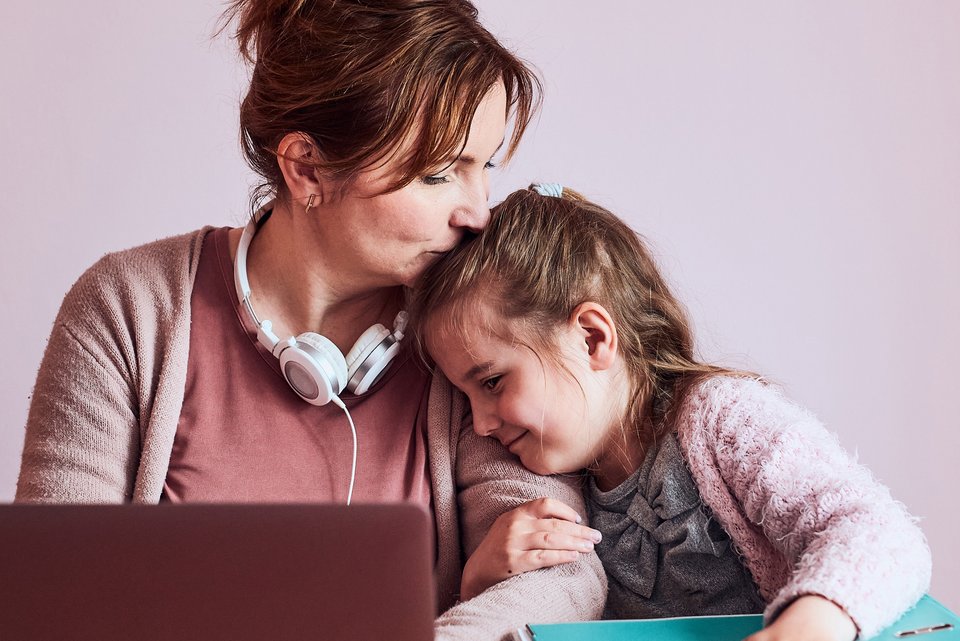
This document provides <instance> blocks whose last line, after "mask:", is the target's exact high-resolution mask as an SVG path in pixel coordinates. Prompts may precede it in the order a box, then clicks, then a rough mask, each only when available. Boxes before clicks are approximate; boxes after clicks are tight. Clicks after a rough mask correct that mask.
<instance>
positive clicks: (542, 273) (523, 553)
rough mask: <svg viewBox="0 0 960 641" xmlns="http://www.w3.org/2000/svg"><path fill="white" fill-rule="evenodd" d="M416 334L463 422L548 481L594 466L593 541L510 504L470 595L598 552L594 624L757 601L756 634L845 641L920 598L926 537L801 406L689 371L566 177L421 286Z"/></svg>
mask: <svg viewBox="0 0 960 641" xmlns="http://www.w3.org/2000/svg"><path fill="white" fill-rule="evenodd" d="M423 282H424V286H423V287H422V288H421V289H420V291H419V293H418V298H417V301H416V305H415V307H416V309H418V310H424V312H423V314H422V316H421V319H420V320H421V322H420V328H419V330H420V331H419V334H420V336H421V343H422V345H423V346H424V347H425V348H426V350H427V351H428V352H429V353H430V354H432V355H433V358H434V360H435V362H436V364H437V365H438V366H439V367H440V369H442V370H443V373H444V374H445V375H446V376H447V377H448V378H449V379H450V380H451V381H452V382H453V384H454V385H455V386H457V387H458V388H459V389H460V390H462V391H463V392H464V393H465V394H466V395H467V397H468V398H469V400H470V405H471V408H472V412H473V427H474V429H475V430H476V431H477V433H479V434H481V435H483V436H489V437H491V438H494V439H496V440H498V441H500V443H502V444H503V446H504V447H506V448H507V449H508V450H509V451H510V452H511V453H513V454H514V455H515V456H517V457H518V458H519V459H520V461H521V462H522V463H523V464H524V465H525V466H526V467H527V468H529V469H530V470H532V471H534V472H537V473H540V474H558V473H572V472H577V471H578V470H584V469H585V470H586V471H587V472H588V475H587V478H586V484H585V488H584V489H585V494H586V499H587V505H588V509H589V516H590V520H591V522H592V524H593V526H594V527H595V528H597V530H599V532H597V531H594V530H591V529H589V528H587V527H585V526H584V525H579V524H578V523H579V522H580V518H579V516H578V515H577V514H576V513H574V512H573V511H572V510H570V509H569V508H566V507H565V506H562V505H558V504H557V503H556V502H549V501H540V502H534V503H528V504H526V505H523V506H522V507H520V508H518V509H516V510H514V511H513V512H510V513H508V514H506V515H504V516H502V517H501V518H500V519H499V520H498V521H497V522H496V523H495V524H494V526H493V527H492V528H491V529H490V531H489V533H488V534H487V536H486V538H485V539H484V540H483V542H482V543H480V545H479V546H478V547H477V548H476V550H475V551H474V552H473V554H472V556H471V558H470V560H469V561H468V563H467V567H466V570H465V572H464V575H463V582H462V585H461V589H462V594H461V599H467V598H469V597H470V596H471V595H473V594H476V593H478V592H479V591H480V590H482V589H483V588H484V587H486V586H488V585H490V584H491V583H493V582H496V581H500V580H503V579H505V578H507V577H510V576H513V575H516V574H519V573H523V572H526V571H529V570H533V569H537V568H541V567H547V566H553V565H558V564H561V563H564V562H567V561H570V560H572V559H575V558H576V557H577V555H578V554H581V553H584V552H589V551H590V550H593V549H595V550H596V552H597V554H598V555H599V556H600V559H601V561H602V562H603V565H604V567H605V569H606V572H607V578H608V582H609V595H608V598H607V602H606V609H605V612H604V616H605V618H647V617H666V616H684V615H707V614H736V613H751V612H761V611H762V612H763V613H764V614H765V621H766V622H767V627H766V628H765V629H764V630H763V631H761V632H759V633H757V634H756V635H753V636H752V637H751V640H752V641H760V640H772V639H803V640H804V641H817V640H820V639H824V640H826V639H830V640H833V639H836V640H850V639H854V638H855V637H856V636H857V635H858V634H860V635H862V636H863V637H869V636H871V635H872V634H874V633H875V632H877V631H879V630H880V629H882V628H883V627H885V626H886V625H888V624H890V623H892V622H893V621H894V620H895V619H896V618H897V617H898V616H899V615H901V614H902V613H903V612H904V611H905V610H906V609H907V608H908V607H909V606H910V605H911V604H913V603H914V602H915V601H916V600H917V599H918V598H919V597H920V596H921V595H922V594H923V592H924V590H925V589H926V587H927V585H928V582H929V577H930V556H929V550H928V548H927V545H926V542H925V540H924V537H923V534H922V533H921V532H920V530H919V529H918V528H917V526H916V525H915V524H914V521H913V519H912V518H911V517H910V516H909V515H908V514H907V513H906V512H905V511H904V509H903V507H902V506H901V505H900V504H899V503H897V502H895V501H894V500H893V499H892V498H891V496H890V494H889V492H888V490H887V488H885V487H884V486H882V485H881V484H880V483H878V482H877V481H876V480H875V479H873V477H872V476H871V475H870V473H869V472H868V471H867V470H866V469H865V468H863V467H862V466H860V465H858V464H856V462H855V461H854V460H853V459H852V457H850V456H849V455H847V454H846V453H845V452H844V451H843V450H841V448H840V446H839V444H838V442H837V440H836V438H835V437H834V436H833V435H832V434H830V433H829V432H827V431H826V430H825V429H824V427H823V426H822V425H821V424H820V423H819V422H818V421H817V419H816V418H814V417H813V416H812V415H811V414H810V413H809V412H807V411H805V410H803V409H802V408H800V407H798V406H797V405H795V404H793V403H791V402H790V401H789V400H787V399H786V398H785V397H784V396H783V395H782V394H781V392H780V391H779V390H778V389H777V388H775V387H774V386H772V385H770V384H769V383H767V382H765V381H763V380H762V379H760V378H758V377H756V376H753V375H750V374H747V373H744V372H738V371H733V370H728V369H724V368H721V367H716V366H712V365H706V364H703V363H701V362H698V361H697V360H696V358H695V356H694V348H693V338H692V336H691V332H690V328H689V324H688V322H687V320H686V316H685V313H684V310H683V308H682V307H681V305H680V304H679V303H678V301H677V300H676V299H675V298H674V297H673V295H672V294H671V292H670V290H669V289H668V287H667V285H666V283H665V281H664V278H663V277H662V276H661V275H660V273H659V272H658V270H657V267H656V265H655V264H654V261H653V260H652V259H651V256H650V253H649V251H648V250H647V248H646V247H645V246H644V244H643V242H642V241H641V240H640V239H639V238H638V237H637V235H636V234H635V233H634V232H633V231H632V230H631V229H630V228H629V227H628V226H627V225H626V224H624V223H623V222H622V221H621V220H619V219H618V218H617V217H616V216H614V215H613V214H611V213H610V212H608V211H606V210H604V209H602V208H601V207H599V206H597V205H594V204H592V203H590V202H587V201H585V200H584V199H583V198H582V197H580V196H579V195H577V194H576V193H574V192H572V191H570V190H563V189H561V188H560V187H559V185H543V186H541V185H535V186H533V187H531V189H529V190H522V191H518V192H515V193H514V194H512V195H510V196H509V197H508V198H507V199H506V200H505V201H504V202H503V203H502V204H500V205H499V206H498V207H497V208H496V209H495V211H494V214H493V218H492V222H491V223H490V225H489V226H488V227H487V228H486V229H485V230H484V231H483V232H482V233H481V234H480V235H479V237H478V238H477V239H475V240H474V241H473V242H471V243H469V244H467V245H466V246H465V247H464V248H463V249H462V250H460V251H458V252H455V253H453V254H450V255H448V256H446V257H445V258H444V260H443V261H442V262H440V263H438V264H437V265H436V266H435V268H434V269H433V270H432V271H431V272H430V273H429V274H428V275H427V276H426V277H425V278H424V279H423Z"/></svg>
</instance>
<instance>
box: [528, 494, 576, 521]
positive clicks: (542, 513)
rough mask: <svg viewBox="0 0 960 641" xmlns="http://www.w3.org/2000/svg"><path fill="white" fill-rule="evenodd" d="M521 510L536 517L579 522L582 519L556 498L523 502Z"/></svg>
mask: <svg viewBox="0 0 960 641" xmlns="http://www.w3.org/2000/svg"><path fill="white" fill-rule="evenodd" d="M521 509H523V511H524V512H525V513H526V514H528V515H530V516H532V517H534V518H538V519H562V520H564V521H569V522H571V523H580V522H581V521H582V520H583V519H581V518H580V515H579V514H577V511H576V510H574V509H573V508H572V507H570V506H569V505H567V504H566V503H564V502H563V501H558V500H556V499H549V498H544V499H537V500H535V501H530V502H528V503H524V504H523V506H522V508H521Z"/></svg>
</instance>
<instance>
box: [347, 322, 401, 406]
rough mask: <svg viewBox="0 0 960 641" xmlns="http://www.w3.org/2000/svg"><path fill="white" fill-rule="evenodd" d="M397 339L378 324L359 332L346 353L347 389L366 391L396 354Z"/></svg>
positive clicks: (356, 391)
mask: <svg viewBox="0 0 960 641" xmlns="http://www.w3.org/2000/svg"><path fill="white" fill-rule="evenodd" d="M398 341H399V339H396V338H393V335H392V334H391V333H390V331H389V330H387V329H386V328H385V327H384V326H383V325H380V324H377V325H374V326H373V327H371V328H370V329H368V330H367V331H365V332H364V333H363V334H361V335H360V338H358V339H357V342H356V344H355V345H354V346H353V349H351V350H350V352H349V353H348V354H347V372H348V378H347V389H348V390H349V391H351V392H353V393H354V394H358V395H359V394H364V393H366V391H367V390H369V389H370V387H371V386H372V385H373V384H374V383H375V382H376V381H377V379H379V378H380V375H381V374H382V373H383V371H384V370H385V369H386V368H387V365H389V364H390V361H392V360H393V358H394V356H396V354H397V351H398V349H399V346H398V345H397V343H398Z"/></svg>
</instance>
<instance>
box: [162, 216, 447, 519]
mask: <svg viewBox="0 0 960 641" xmlns="http://www.w3.org/2000/svg"><path fill="white" fill-rule="evenodd" d="M229 231H230V229H229V228H227V227H224V228H221V229H216V230H213V231H211V232H210V233H208V234H207V236H206V238H205V239H204V241H203V248H202V250H201V254H200V264H199V266H198V270H197V278H196V282H195V284H194V288H193V294H192V298H191V306H192V313H191V328H190V356H189V360H188V363H187V383H186V390H185V394H184V402H183V409H182V410H181V413H180V421H179V423H178V424H177V433H176V437H175V439H174V443H173V451H172V454H171V458H170V467H169V469H168V471H167V478H166V483H165V484H164V491H163V498H164V499H165V500H168V501H172V502H190V501H209V502H258V501H262V502H279V501H298V502H330V501H334V502H345V501H346V498H347V490H348V487H349V483H350V467H351V459H352V456H353V437H352V436H351V434H350V424H349V423H348V422H347V417H346V415H345V414H344V412H343V410H341V409H340V408H338V407H336V406H335V405H333V404H332V403H328V404H327V405H324V406H322V407H316V406H314V405H310V404H309V403H307V402H306V401H303V400H301V399H300V398H299V397H298V396H297V395H296V394H295V393H294V392H293V390H292V389H291V388H290V387H289V386H288V385H287V382H286V381H285V380H284V379H283V375H282V374H281V373H280V364H279V362H278V361H277V359H276V358H274V357H273V356H272V355H271V354H270V352H269V351H267V350H266V349H265V348H264V347H263V346H262V345H260V343H259V342H258V341H257V332H256V326H255V325H254V323H253V321H252V320H251V319H250V318H249V317H248V316H247V314H246V312H245V311H244V310H243V309H242V307H241V305H240V304H239V303H238V301H237V295H236V289H235V287H234V282H233V264H232V262H231V261H230V251H229V245H228V232H229ZM428 383H429V375H428V374H427V372H426V371H425V369H424V368H423V367H422V366H421V365H420V364H419V361H418V360H417V359H415V358H413V356H412V354H411V353H410V350H409V349H407V350H404V351H402V352H401V353H400V355H399V356H398V357H397V359H396V360H395V361H394V362H393V363H392V364H391V365H390V367H389V369H388V370H387V372H386V374H384V376H383V378H381V380H379V381H378V382H377V383H376V385H374V386H373V387H372V388H371V389H370V391H368V392H367V393H366V394H364V395H362V396H354V395H353V394H349V393H344V394H343V396H342V399H343V401H344V403H345V404H346V406H347V408H349V410H350V414H351V415H352V416H353V421H354V423H355V425H356V428H357V439H358V452H357V478H356V484H355V486H354V492H353V500H354V501H355V502H363V501H367V502H372V501H378V502H393V501H408V502H415V503H419V504H421V505H423V506H424V507H426V508H427V509H430V507H431V506H430V499H431V492H430V476H429V469H428V461H427V446H426V407H427V392H428V389H429V386H428Z"/></svg>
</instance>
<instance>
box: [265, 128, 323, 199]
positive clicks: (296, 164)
mask: <svg viewBox="0 0 960 641" xmlns="http://www.w3.org/2000/svg"><path fill="white" fill-rule="evenodd" d="M319 160H320V150H319V149H318V148H317V146H316V144H315V143H314V142H313V141H312V140H311V139H310V137H309V136H307V135H306V134H304V133H300V132H295V133H290V134H287V135H286V136H284V137H283V140H281V141H280V144H279V145H277V162H278V163H279V165H280V171H281V172H282V173H283V180H284V182H285V183H286V185H287V191H288V192H289V193H290V197H291V199H292V200H293V202H298V203H301V204H303V205H306V203H307V202H308V201H309V200H310V196H313V197H314V200H313V201H311V202H316V204H320V203H322V202H324V201H325V200H327V199H325V198H324V195H325V193H329V192H330V186H329V185H326V184H324V183H325V181H324V180H323V178H322V177H321V174H320V172H319V171H318V170H317V167H316V165H317V163H318V162H319Z"/></svg>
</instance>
